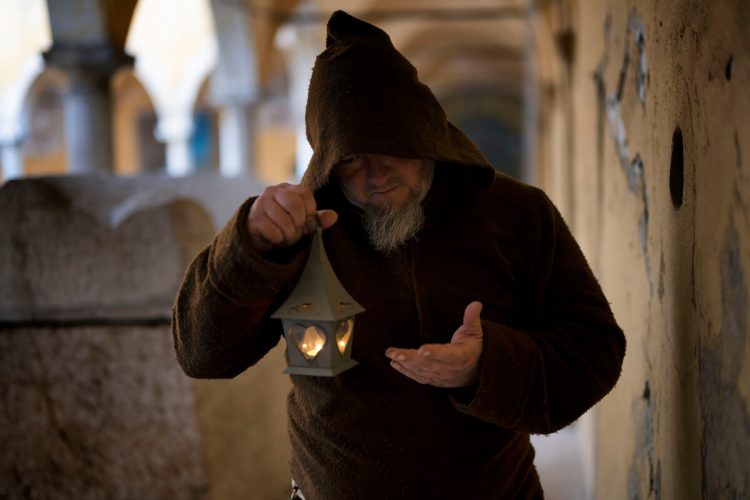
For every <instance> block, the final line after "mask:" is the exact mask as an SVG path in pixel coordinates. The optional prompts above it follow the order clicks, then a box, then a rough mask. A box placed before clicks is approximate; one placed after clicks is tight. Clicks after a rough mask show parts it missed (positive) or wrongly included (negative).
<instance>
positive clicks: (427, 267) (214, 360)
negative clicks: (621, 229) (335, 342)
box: [173, 12, 625, 500]
mask: <svg viewBox="0 0 750 500" xmlns="http://www.w3.org/2000/svg"><path fill="white" fill-rule="evenodd" d="M326 45H327V47H326V50H325V51H324V52H323V53H321V54H320V55H319V56H318V58H317V60H316V63H315V67H314V70H313V76H312V79H311V82H310V89H309V97H308V104H307V115H306V121H307V132H308V138H309V140H310V142H311V144H312V146H313V150H314V154H313V157H312V160H311V161H310V165H309V167H308V170H307V172H306V174H305V177H304V179H303V183H302V185H299V186H297V185H286V184H282V185H279V186H273V187H269V188H267V189H266V190H265V191H264V192H263V193H262V194H261V195H260V196H259V197H257V198H251V199H249V200H248V201H247V202H245V203H244V204H243V205H242V206H241V207H240V208H239V210H238V211H237V213H236V214H235V215H234V217H233V218H232V220H231V221H230V222H229V223H228V224H227V226H226V227H225V228H224V229H223V230H222V231H221V232H220V233H219V234H218V236H217V237H216V239H215V240H214V242H213V243H212V244H211V246H209V247H208V248H207V249H206V250H204V251H203V252H202V253H201V254H200V255H199V256H198V257H197V258H196V260H195V261H194V262H193V264H192V265H191V267H190V269H189V270H188V272H187V274H186V277H185V280H184V282H183V285H182V287H181V290H180V292H179V295H178V297H177V301H176V304H175V308H174V318H173V324H174V333H175V347H176V350H177V354H178V358H179V361H180V363H181V365H182V367H183V369H184V370H185V372H186V373H187V374H189V375H191V376H195V377H214V378H216V377H233V376H235V375H237V374H239V373H241V372H242V371H244V370H245V369H246V368H248V367H249V366H251V365H253V364H254V363H256V362H257V361H258V360H259V359H261V358H262V357H263V356H264V355H265V354H266V353H267V352H268V351H269V350H270V349H271V348H272V347H274V346H275V345H276V344H277V343H278V341H279V338H280V335H281V333H282V329H281V324H280V322H279V321H278V320H272V319H270V317H269V316H270V315H271V313H273V312H274V311H275V309H276V308H277V307H278V306H279V305H280V304H281V303H282V302H283V301H284V299H285V298H286V297H287V296H288V294H289V293H290V291H291V289H292V288H293V286H294V284H295V281H296V279H297V278H298V277H299V273H300V271H301V269H302V266H303V264H304V262H305V258H306V256H307V253H308V251H309V247H310V237H309V233H310V232H311V231H312V230H313V228H314V226H315V223H316V222H315V221H316V220H318V221H320V224H321V226H322V227H323V228H324V229H325V231H324V232H323V237H324V241H325V245H326V251H327V253H328V256H329V259H330V261H331V263H332V265H333V268H334V270H335V272H336V274H337V276H338V278H339V279H340V281H341V282H342V284H343V285H344V287H345V288H346V290H347V291H348V292H349V293H350V294H351V295H352V297H354V298H355V299H356V300H357V301H358V302H359V303H360V304H361V305H362V306H363V307H364V308H365V309H366V312H364V313H362V314H361V315H359V316H358V317H357V329H356V334H355V337H354V344H353V353H352V357H353V358H354V359H356V360H357V361H359V365H358V366H356V367H355V368H353V369H351V370H349V371H346V372H344V373H342V374H340V375H338V376H337V377H333V378H321V377H305V376H292V382H293V389H292V391H291V393H290V395H289V397H288V414H289V435H290V439H291V442H292V450H293V457H292V477H293V479H294V481H295V482H296V483H297V484H298V485H299V488H300V491H301V493H302V494H303V495H304V498H306V499H307V500H346V499H358V500H362V499H472V500H478V499H505V498H508V499H510V498H542V496H543V495H542V490H541V486H540V483H539V479H538V477H537V474H536V472H535V470H534V465H533V459H534V451H533V448H532V447H531V445H530V442H529V434H530V433H550V432H554V431H556V430H558V429H560V428H562V427H564V426H565V425H568V424H569V423H571V422H573V421H574V420H575V419H576V418H578V417H579V416H580V415H581V414H582V413H583V412H585V411H586V410H587V409H588V408H590V407H591V406H592V405H593V404H594V403H596V402H597V401H598V400H599V399H600V398H602V397H603V396H604V395H605V394H606V393H607V392H608V391H609V390H610V389H611V388H612V387H613V385H614V384H615V382H616V380H617V378H618V377H619V373H620V368H621V365H622V360H623V356H624V351H625V339H624V336H623V334H622V331H621V330H620V328H619V327H618V326H617V324H616V323H615V320H614V319H613V317H612V314H611V312H610V309H609V306H608V303H607V301H606V299H605V298H604V296H603V294H602V292H601V289H600V288H599V285H598V284H597V282H596V280H595V278H594V276H593V275H592V273H591V271H590V269H589V267H588V265H587V264H586V261H585V259H584V257H583V256H582V254H581V252H580V249H579V248H578V246H577V244H576V243H575V241H574V240H573V238H572V236H571V235H570V233H569V231H568V229H567V227H566V226H565V223H564V222H563V220H562V218H561V217H560V215H559V213H558V212H557V210H556V209H555V208H554V206H553V205H552V203H551V202H550V201H549V200H548V199H547V197H546V196H545V195H544V194H543V193H542V192H541V191H540V190H538V189H536V188H532V187H529V186H526V185H524V184H522V183H520V182H518V181H515V180H513V179H511V178H509V177H507V176H504V175H502V174H499V173H495V171H494V169H493V168H492V167H491V166H490V165H489V163H488V162H487V160H486V159H485V158H484V156H482V154H481V153H480V152H479V150H478V149H477V148H476V146H475V145H474V144H473V143H472V142H471V141H470V140H469V139H468V138H467V137H466V136H465V135H464V134H463V133H461V132H460V131H459V130H458V129H456V128H455V127H454V126H453V125H452V124H450V123H449V122H448V121H447V120H446V117H445V113H444V112H443V110H442V108H441V107H440V105H439V104H438V102H437V101H436V100H435V98H434V96H433V95H432V93H431V92H430V91H429V89H427V87H425V86H424V85H422V84H421V83H420V82H419V81H418V79H417V74H416V70H415V69H414V68H413V67H412V66H411V64H409V63H408V61H407V60H406V59H404V58H403V56H402V55H401V54H400V53H398V52H397V51H396V49H395V48H393V46H392V44H391V42H390V39H389V38H388V36H387V35H386V34H385V33H384V32H383V31H381V30H380V29H378V28H376V27H374V26H372V25H370V24H367V23H364V22H362V21H360V20H358V19H355V18H353V17H351V16H349V15H347V14H345V13H343V12H336V13H334V15H333V16H332V17H331V19H330V20H329V23H328V37H327V42H326Z"/></svg>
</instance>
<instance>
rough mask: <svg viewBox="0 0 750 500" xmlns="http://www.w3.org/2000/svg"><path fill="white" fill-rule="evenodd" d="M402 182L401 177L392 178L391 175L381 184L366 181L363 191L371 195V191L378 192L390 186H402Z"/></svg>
mask: <svg viewBox="0 0 750 500" xmlns="http://www.w3.org/2000/svg"><path fill="white" fill-rule="evenodd" d="M403 184H404V183H403V181H402V180H401V179H398V178H393V177H392V178H390V179H388V180H387V181H386V182H385V183H383V184H374V183H372V182H369V181H368V182H367V184H365V192H366V193H367V195H368V196H369V195H371V194H373V193H378V192H380V191H387V190H389V189H391V188H395V187H398V186H402V185H403Z"/></svg>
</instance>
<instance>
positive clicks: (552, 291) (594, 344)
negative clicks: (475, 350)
mask: <svg viewBox="0 0 750 500" xmlns="http://www.w3.org/2000/svg"><path fill="white" fill-rule="evenodd" d="M539 207H540V208H539V209H538V213H539V218H538V224H532V225H531V226H530V227H529V231H530V234H531V235H532V237H531V238H530V239H529V240H528V241H529V242H530V243H528V245H529V246H530V247H531V248H529V252H528V255H529V260H528V261H527V262H525V267H526V268H527V269H529V270H530V271H529V272H528V274H527V275H526V278H525V281H526V283H527V287H526V289H527V290H528V293H526V294H525V300H526V301H527V302H528V308H527V311H528V313H527V316H528V318H527V319H528V321H526V322H525V324H528V325H529V327H528V328H526V327H524V328H523V329H519V328H511V327H509V326H506V325H503V324H499V323H496V322H492V321H487V320H484V319H483V320H482V328H483V331H484V351H483V353H482V361H481V362H482V366H481V369H480V376H479V382H478V385H476V386H474V387H473V388H471V389H468V390H463V391H459V392H457V393H454V394H453V397H452V398H451V400H452V403H453V405H454V407H455V408H457V409H458V410H459V411H461V412H463V413H467V414H469V415H472V416H475V417H477V418H480V419H482V420H484V421H486V422H489V423H493V424H495V425H498V426H500V427H503V428H506V429H512V430H516V431H519V432H529V433H544V434H548V433H551V432H555V431H556V430H559V429H561V428H562V427H564V426H566V425H568V424H570V423H571V422H573V421H574V420H575V419H577V418H578V417H579V416H581V415H582V414H583V413H584V412H585V411H586V410H588V409H589V408H590V407H591V406H593V405H594V404H595V403H596V402H597V401H599V400H600V399H601V398H602V397H604V395H605V394H607V393H608V392H609V391H610V390H611V389H612V387H613V386H614V385H615V383H616V381H617V379H618V378H619V375H620V370H621V367H622V362H623V358H624V355H625V336H624V334H623V332H622V330H621V329H620V327H619V326H618V325H617V323H616V322H615V319H614V317H613V315H612V312H611V310H610V307H609V304H608V302H607V300H606V298H605V297H604V294H603V293H602V290H601V288H600V286H599V284H598V282H597V280H596V278H595V277H594V275H593V273H592V271H591V269H590V268H589V266H588V264H587V262H586V260H585V258H584V256H583V254H582V252H581V250H580V248H579V246H578V244H577V243H576V242H575V240H574V239H573V236H572V235H571V234H570V231H569V230H568V227H567V226H566V224H565V222H564V221H563V219H562V217H561V216H560V214H559V212H558V211H557V209H556V208H555V207H554V205H552V203H551V201H549V199H547V197H546V196H545V195H543V194H542V199H541V202H540V203H539Z"/></svg>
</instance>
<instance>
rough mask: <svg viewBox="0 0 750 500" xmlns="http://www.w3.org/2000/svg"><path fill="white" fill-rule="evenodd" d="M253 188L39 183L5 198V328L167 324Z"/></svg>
mask: <svg viewBox="0 0 750 500" xmlns="http://www.w3.org/2000/svg"><path fill="white" fill-rule="evenodd" d="M258 191H259V186H258V185H257V184H256V183H254V182H253V181H252V180H249V179H246V180H244V181H243V180H227V179H221V178H219V177H215V176H196V177H193V178H189V179H181V180H179V181H178V180H174V179H168V178H165V177H160V176H140V177H133V178H115V177H111V176H106V175H102V176H89V177H65V178H32V179H24V180H18V181H12V182H9V183H7V184H5V185H4V186H3V187H2V189H0V321H3V322H22V321H50V320H92V319H95V318H98V319H117V320H123V319H132V318H154V317H156V318H166V317H168V316H169V309H170V307H171V305H172V302H173V300H174V295H175V293H176V290H177V287H178V285H179V283H180V280H181V279H182V275H183V272H184V269H185V267H186V266H187V264H188V263H189V261H190V260H191V259H192V258H193V257H194V256H195V254H196V253H197V252H198V251H199V250H200V249H201V248H202V247H203V246H205V245H206V244H208V243H209V242H210V240H211V237H212V236H213V234H214V233H215V231H216V230H217V228H218V227H220V226H221V225H223V224H224V222H225V221H226V220H227V219H228V218H229V216H230V215H231V213H232V211H233V210H234V209H235V208H236V206H237V205H239V203H240V202H241V201H242V200H244V199H245V198H246V197H247V196H249V195H251V194H256V193H257V192H258Z"/></svg>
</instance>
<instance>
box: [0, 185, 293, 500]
mask: <svg viewBox="0 0 750 500" xmlns="http://www.w3.org/2000/svg"><path fill="white" fill-rule="evenodd" d="M260 189H261V186H259V185H258V184H257V183H256V182H254V181H253V180H252V179H250V178H247V177H245V178H240V179H232V180H227V179H222V178H220V177H219V176H215V175H211V176H209V175H206V176H203V175H196V176H193V177H190V178H186V179H179V180H176V179H169V178H167V177H165V176H154V175H151V176H139V177H132V178H115V177H112V176H110V175H104V174H102V175H98V176H91V175H89V176H77V177H60V178H29V179H23V180H15V181H9V182H7V183H6V184H5V185H3V186H2V188H0V443H2V448H3V452H2V453H0V498H3V499H4V498H9V499H16V498H75V499H100V498H112V499H131V498H169V499H186V500H196V499H212V500H218V499H232V498H237V499H240V498H277V497H278V498H283V494H284V492H286V491H288V480H289V471H288V454H289V452H288V444H287V441H286V421H285V418H284V413H285V409H284V407H285V399H286V398H285V394H286V392H287V391H288V388H289V382H288V379H287V377H286V376H284V375H283V374H282V373H281V372H282V370H283V367H284V366H283V363H284V362H283V350H282V349H281V348H279V349H277V352H275V353H272V355H271V356H269V357H268V358H267V359H265V360H263V362H262V363H261V364H260V365H259V366H257V367H254V368H253V369H252V370H249V371H248V372H247V373H245V374H243V375H242V376H240V377H238V378H237V379H235V380H232V381H200V382H198V381H194V380H191V379H189V378H187V377H186V376H185V375H184V374H183V373H182V370H181V369H180V367H179V365H178V364H177V361H176V360H175V354H174V350H173V343H172V334H171V327H170V309H171V305H172V303H173V301H174V297H175V293H176V290H177V288H178V286H179V283H180V281H181V279H182V276H183V273H184V270H185V268H186V266H187V265H188V263H189V262H190V261H191V260H192V259H193V257H194V256H195V255H196V254H197V253H198V252H199V251H200V250H201V249H202V248H203V247H204V246H205V245H207V244H208V243H209V242H210V241H211V239H212V238H213V235H214V234H215V232H216V231H217V230H218V228H219V227H220V226H222V225H223V224H224V223H225V221H226V220H227V219H228V218H229V217H230V215H231V213H232V212H233V211H234V209H235V208H236V207H237V206H238V205H239V204H240V203H241V202H242V201H243V200H244V199H245V198H246V197H247V196H249V195H251V194H256V193H258V192H259V191H260ZM281 347H283V346H281ZM256 493H258V495H257V496H256Z"/></svg>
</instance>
